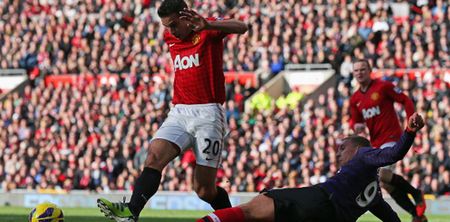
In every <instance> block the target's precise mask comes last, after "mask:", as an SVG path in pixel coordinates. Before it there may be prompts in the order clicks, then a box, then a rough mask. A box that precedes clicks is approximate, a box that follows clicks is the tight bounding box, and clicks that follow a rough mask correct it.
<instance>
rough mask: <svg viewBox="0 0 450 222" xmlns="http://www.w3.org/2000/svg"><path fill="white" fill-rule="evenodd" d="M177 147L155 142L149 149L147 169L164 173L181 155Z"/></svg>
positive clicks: (163, 142) (164, 142)
mask: <svg viewBox="0 0 450 222" xmlns="http://www.w3.org/2000/svg"><path fill="white" fill-rule="evenodd" d="M179 152H180V151H179V149H177V147H176V145H174V144H171V143H170V142H168V141H164V140H158V139H157V140H154V141H153V142H152V143H151V144H150V148H149V149H148V154H147V158H146V160H145V163H144V165H145V167H150V168H154V169H157V170H160V171H162V170H163V169H164V167H165V166H166V165H167V164H168V163H169V162H170V161H172V160H173V159H174V158H175V157H176V156H177V155H178V153H179Z"/></svg>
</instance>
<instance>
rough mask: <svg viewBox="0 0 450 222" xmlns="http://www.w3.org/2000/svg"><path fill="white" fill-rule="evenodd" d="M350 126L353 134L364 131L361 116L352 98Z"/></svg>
mask: <svg viewBox="0 0 450 222" xmlns="http://www.w3.org/2000/svg"><path fill="white" fill-rule="evenodd" d="M350 127H351V128H353V130H354V131H355V134H360V133H362V132H364V129H365V128H366V125H365V124H364V119H363V116H362V114H361V112H359V110H358V108H357V107H356V101H355V100H353V99H350Z"/></svg>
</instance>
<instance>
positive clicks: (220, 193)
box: [209, 186, 231, 210]
mask: <svg viewBox="0 0 450 222" xmlns="http://www.w3.org/2000/svg"><path fill="white" fill-rule="evenodd" d="M209 204H211V207H212V208H214V210H219V209H224V208H229V207H231V203H230V198H229V197H228V193H227V191H226V190H224V189H223V188H222V187H219V186H217V195H216V197H215V198H214V200H213V201H211V203H209Z"/></svg>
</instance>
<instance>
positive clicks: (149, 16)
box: [0, 0, 450, 195]
mask: <svg viewBox="0 0 450 222" xmlns="http://www.w3.org/2000/svg"><path fill="white" fill-rule="evenodd" d="M61 2H64V4H61ZM342 3H348V4H342ZM158 4H159V3H158V2H157V1H156V3H155V1H142V2H139V1H131V0H119V1H100V0H91V1H83V2H81V1H80V2H79V1H52V0H47V1H45V0H44V1H38V0H29V1H0V16H1V18H2V19H1V20H0V45H1V46H2V47H1V50H2V51H1V53H0V61H1V62H0V68H2V69H3V68H26V69H27V70H28V71H29V72H30V73H34V74H36V73H37V74H55V75H57V74H64V73H92V74H97V73H130V75H129V76H131V77H132V78H131V77H130V78H128V77H125V78H123V79H120V81H119V82H118V84H117V85H101V84H100V83H99V82H97V81H90V82H88V81H86V82H81V83H80V84H77V85H76V86H70V85H59V86H53V85H45V84H44V82H39V81H37V82H36V85H30V86H28V87H26V88H25V90H24V94H23V96H19V94H17V93H13V94H11V95H9V96H8V97H7V98H6V100H5V101H3V102H2V103H0V129H1V130H0V157H1V159H0V188H1V189H2V190H11V189H16V188H26V189H59V190H72V189H90V190H96V191H109V190H131V189H133V184H134V181H135V180H136V177H137V175H138V174H139V171H140V167H142V163H143V161H144V159H145V156H146V149H148V147H149V143H150V140H151V138H152V135H153V134H154V133H155V131H156V130H157V129H158V127H159V125H160V124H161V123H162V121H163V120H164V119H165V115H166V112H167V109H168V107H169V104H170V99H171V97H170V93H171V92H170V90H171V89H170V84H171V83H170V81H169V80H164V79H163V80H162V81H160V82H155V81H152V80H151V79H146V78H141V74H152V73H163V74H165V73H166V74H167V73H171V65H170V64H171V62H170V59H169V58H168V57H167V56H166V55H167V53H166V52H167V46H165V45H164V44H163V42H162V40H161V39H162V37H161V34H162V28H161V27H160V24H159V23H158V19H157V16H156V14H155V9H154V7H153V6H158ZM343 5H345V6H344V7H343ZM402 5H403V3H401V2H400V3H397V2H395V3H385V4H380V3H371V2H369V1H336V0H335V1H333V0H330V1H308V0H303V1H300V2H299V1H293V0H288V1H276V0H254V1H244V0H236V1H219V0H217V1H205V2H203V1H193V6H194V8H196V9H198V10H199V11H200V12H201V13H202V14H204V15H206V14H207V13H208V12H211V13H209V14H208V16H222V15H227V16H230V17H234V18H238V19H242V20H244V21H247V22H248V23H249V24H251V27H250V30H249V32H248V33H247V34H245V35H242V36H233V37H230V38H228V39H226V42H225V53H224V61H225V64H224V69H225V70H226V71H255V73H258V75H259V78H261V79H262V80H263V81H264V80H266V79H268V78H270V77H271V76H272V75H274V74H276V73H278V72H279V71H280V70H282V69H283V66H284V64H286V63H332V64H333V65H334V67H335V68H336V69H337V70H338V71H339V72H340V73H341V75H342V76H343V77H344V78H343V80H342V81H340V83H339V85H338V86H337V87H336V88H330V89H329V90H328V91H327V92H326V93H325V94H323V95H321V96H319V98H318V99H317V100H307V101H302V103H301V105H300V106H297V107H291V106H285V107H286V108H284V109H280V110H275V111H273V112H263V111H256V112H254V113H245V112H244V109H243V107H244V105H243V103H244V100H245V99H246V98H248V97H249V95H251V94H252V93H253V92H254V91H255V89H254V88H252V86H250V85H247V86H241V85H235V84H230V85H227V92H228V95H227V96H228V98H227V102H226V104H225V107H226V112H227V113H226V114H227V119H228V122H229V126H230V135H229V137H228V138H227V139H226V143H225V146H226V151H225V152H224V154H223V163H222V168H221V169H220V170H219V173H218V183H220V184H221V185H222V186H223V187H225V188H227V189H228V190H230V191H232V192H241V191H260V190H261V189H262V188H264V187H283V186H290V187H298V186H307V185H311V184H316V183H318V182H322V181H324V180H325V179H326V178H327V177H329V176H331V175H333V174H335V173H336V171H337V170H338V169H337V167H336V144H337V143H338V142H339V139H341V138H343V137H344V136H347V135H349V134H350V133H351V129H350V128H349V125H348V120H349V116H348V113H347V111H348V98H349V96H350V94H351V92H352V90H354V87H352V85H351V84H349V81H347V80H350V79H351V77H350V76H349V74H350V72H351V66H348V63H350V62H351V59H352V58H361V57H367V58H370V59H371V62H373V64H374V66H375V67H376V68H421V67H432V68H439V67H450V60H449V57H450V52H449V47H450V46H449V42H448V39H449V38H450V25H449V24H450V22H449V21H450V10H449V9H448V4H446V3H445V2H444V1H440V0H436V1H434V2H433V3H430V4H426V5H421V6H420V7H417V6H410V5H407V6H408V8H411V11H410V13H409V15H408V16H407V17H406V18H405V17H404V16H402V15H398V16H397V15H394V14H395V12H396V8H397V7H402ZM403 6H404V5H403ZM341 61H343V63H342V65H341ZM339 67H340V68H339ZM390 80H393V81H394V82H395V83H396V84H397V85H398V86H399V87H400V88H402V89H404V90H405V91H406V92H407V93H408V94H409V96H410V97H411V98H413V100H414V103H415V104H416V108H417V110H418V111H419V112H420V113H423V114H425V117H426V121H427V125H426V127H425V129H424V130H422V131H421V134H420V135H419V136H418V137H417V139H416V141H415V144H414V149H413V150H412V151H411V152H409V153H408V155H407V157H406V158H405V160H404V161H402V162H399V163H398V164H396V168H395V170H396V172H398V173H400V174H402V175H405V176H406V177H407V178H408V179H409V180H410V181H412V183H413V185H415V186H417V187H421V188H422V189H424V190H425V191H426V192H427V193H432V194H437V195H441V194H448V193H449V192H450V175H449V169H450V157H449V156H450V150H449V149H448V147H449V145H450V144H449V141H450V140H449V139H450V134H449V131H448V129H449V128H450V120H449V117H448V113H450V108H449V107H450V104H449V103H450V102H449V89H448V87H449V85H448V84H449V83H448V82H447V83H446V82H445V81H444V76H443V74H442V73H441V74H436V75H431V76H426V78H425V77H422V76H418V77H417V78H416V79H410V78H409V76H406V75H405V76H403V77H402V78H392V79H390ZM399 113H401V112H400V109H399ZM194 165H195V159H194V156H193V154H192V152H190V151H188V152H186V153H184V154H183V155H182V156H180V158H177V159H176V160H175V161H173V162H171V163H170V164H169V166H168V167H167V168H165V172H164V176H163V179H162V185H161V189H164V190H181V191H190V190H192V173H193V167H194Z"/></svg>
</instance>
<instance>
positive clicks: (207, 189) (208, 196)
mask: <svg viewBox="0 0 450 222" xmlns="http://www.w3.org/2000/svg"><path fill="white" fill-rule="evenodd" d="M194 191H195V192H196V193H197V196H198V197H199V198H200V199H202V200H204V201H206V202H208V203H209V202H211V201H212V200H214V198H215V197H216V195H217V190H216V188H215V186H202V185H195V184H194Z"/></svg>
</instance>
